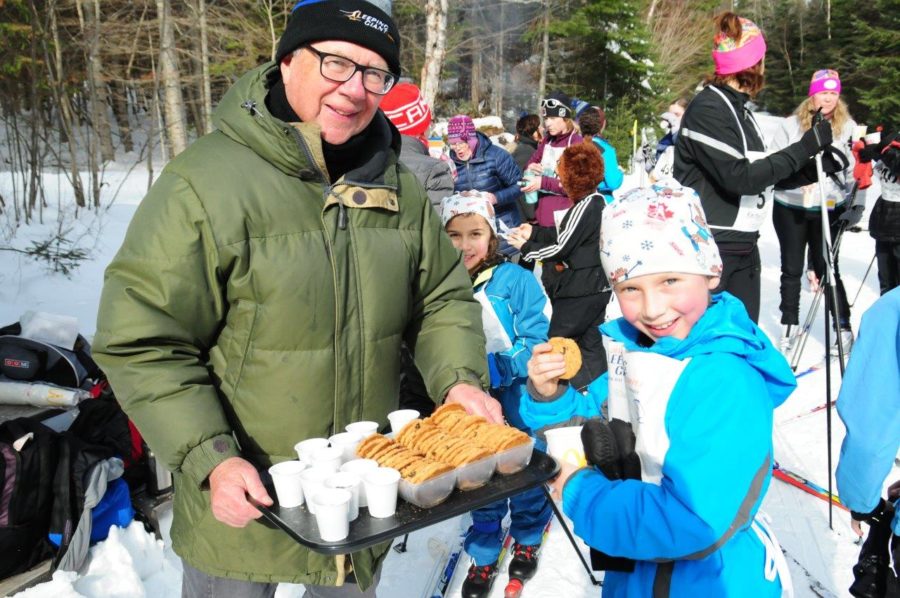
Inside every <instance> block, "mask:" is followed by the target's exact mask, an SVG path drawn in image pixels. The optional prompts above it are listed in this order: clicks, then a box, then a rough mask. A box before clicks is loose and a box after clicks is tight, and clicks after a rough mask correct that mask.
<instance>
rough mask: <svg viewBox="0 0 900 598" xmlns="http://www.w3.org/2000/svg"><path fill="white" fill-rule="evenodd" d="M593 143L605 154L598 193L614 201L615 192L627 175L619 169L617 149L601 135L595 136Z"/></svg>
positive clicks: (592, 139)
mask: <svg viewBox="0 0 900 598" xmlns="http://www.w3.org/2000/svg"><path fill="white" fill-rule="evenodd" d="M591 141H593V142H594V145H596V146H597V147H598V148H599V149H600V153H601V154H603V180H602V181H600V184H599V185H597V191H599V192H600V193H602V194H603V195H604V196H606V197H608V198H609V199H612V196H613V191H615V190H616V189H618V188H619V187H621V186H622V181H624V180H625V174H624V173H623V172H622V169H621V168H619V158H618V157H617V156H616V148H614V147H613V146H612V144H611V143H610V142H609V141H607V140H606V139H604V138H603V137H600V136H599V135H594V136H593V137H592V138H591Z"/></svg>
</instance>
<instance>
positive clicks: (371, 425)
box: [344, 421, 378, 438]
mask: <svg viewBox="0 0 900 598" xmlns="http://www.w3.org/2000/svg"><path fill="white" fill-rule="evenodd" d="M344 429H345V430H347V431H348V432H355V433H356V434H359V435H360V436H362V437H363V438H367V437H369V436H371V435H372V434H374V433H375V432H377V431H378V422H373V421H364V422H353V423H352V424H347V425H346V426H344Z"/></svg>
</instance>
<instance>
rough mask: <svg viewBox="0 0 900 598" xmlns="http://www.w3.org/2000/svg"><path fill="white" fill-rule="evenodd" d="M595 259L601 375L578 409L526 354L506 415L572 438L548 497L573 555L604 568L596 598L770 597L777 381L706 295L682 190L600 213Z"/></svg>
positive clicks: (709, 242)
mask: <svg viewBox="0 0 900 598" xmlns="http://www.w3.org/2000/svg"><path fill="white" fill-rule="evenodd" d="M600 255H601V260H602V262H603V267H604V270H605V272H606V275H607V277H608V278H609V281H610V283H612V285H613V290H614V292H615V294H616V298H617V299H618V301H619V305H620V306H621V309H622V314H623V316H622V317H621V318H618V319H616V320H613V321H610V322H607V323H605V324H603V325H602V326H601V327H600V330H601V332H602V333H603V334H604V336H605V337H606V338H605V339H604V340H605V341H606V346H607V355H608V360H609V369H608V372H607V373H606V374H604V375H602V376H600V377H599V378H597V379H596V380H595V381H594V382H592V383H591V385H590V386H589V387H588V392H587V393H586V394H580V393H578V392H576V391H575V390H574V389H572V388H571V387H570V386H568V385H567V384H566V383H565V382H560V380H559V377H560V376H561V375H562V374H563V373H564V372H565V363H564V361H563V357H562V355H558V354H555V353H551V352H550V345H549V344H545V345H538V346H537V347H535V348H534V350H533V352H532V358H531V360H530V361H529V364H528V374H529V381H528V394H527V395H526V396H525V397H523V400H522V405H521V410H520V412H521V413H522V416H523V418H524V420H525V422H526V423H527V424H528V425H529V426H530V427H531V428H532V429H533V430H535V431H536V432H537V433H538V435H540V434H541V433H542V432H543V431H544V430H546V429H548V428H549V427H557V426H560V425H579V424H584V428H583V430H582V435H581V438H582V442H583V443H584V447H585V456H586V458H587V462H588V466H587V467H583V468H580V469H577V468H576V466H574V465H570V464H567V463H563V464H562V465H561V473H560V475H559V477H558V478H557V479H556V480H555V481H553V482H552V491H553V492H554V493H555V495H556V497H558V498H559V499H561V500H562V507H563V510H564V511H565V513H566V515H568V516H569V517H570V518H571V519H572V522H573V524H574V529H575V532H576V533H577V534H578V535H579V536H581V538H582V539H583V540H584V541H585V542H586V543H587V544H588V545H589V546H591V547H592V548H594V549H595V550H597V551H600V552H602V553H604V554H605V555H614V556H615V557H620V558H618V559H608V557H607V559H608V560H607V563H608V565H609V566H607V569H608V572H607V573H606V576H605V578H604V580H603V593H604V595H607V592H608V593H609V594H608V595H613V596H651V595H653V594H654V589H658V587H657V584H658V583H659V581H660V580H661V579H665V580H666V581H667V583H668V587H667V590H668V592H667V593H668V595H672V596H704V595H705V596H738V595H740V596H770V597H773V598H774V597H775V596H781V593H782V588H788V587H790V575H789V573H788V571H787V566H786V563H785V562H784V557H783V554H782V552H781V550H780V548H779V546H778V543H777V541H776V540H775V538H774V536H773V535H772V534H771V532H770V531H769V530H768V528H767V526H766V525H765V523H764V522H763V521H761V519H763V518H761V517H757V516H756V515H757V510H758V509H759V506H760V504H761V503H762V499H763V497H764V495H765V493H766V488H767V487H768V483H769V480H770V478H771V475H772V474H771V472H772V461H773V457H772V415H773V411H774V409H775V407H777V406H778V405H780V404H781V403H782V402H784V401H785V400H786V399H787V397H788V396H789V395H790V393H791V391H793V389H794V388H795V387H796V380H795V379H794V376H793V373H792V372H791V369H790V367H789V366H788V364H787V362H786V361H785V359H784V357H783V356H782V355H781V354H780V353H779V352H778V351H777V350H776V349H775V348H774V347H773V346H772V344H771V343H770V342H769V340H768V338H767V337H766V335H765V334H764V333H763V332H762V331H761V330H760V329H759V327H757V326H756V324H754V323H753V322H752V321H751V320H750V318H749V316H748V314H747V310H746V308H745V307H744V305H743V303H742V302H741V301H740V300H739V299H737V298H736V297H734V296H732V295H731V294H729V293H728V292H722V293H718V294H711V290H712V289H714V288H716V285H718V284H719V275H720V274H721V273H722V259H721V257H720V256H719V251H718V248H717V247H716V243H715V241H714V240H713V237H712V234H711V231H710V229H709V226H708V225H707V223H706V216H705V215H704V212H703V209H702V207H701V204H700V198H699V197H698V196H697V194H696V193H695V192H694V191H692V190H691V189H687V188H684V187H680V186H678V185H676V184H671V185H658V186H654V187H652V188H649V189H641V188H639V189H634V190H632V191H630V192H628V193H626V194H625V195H624V196H622V197H621V198H620V199H619V200H617V201H614V202H613V203H611V204H610V205H608V206H607V207H606V209H604V211H603V222H602V225H601V229H600ZM601 414H602V415H601ZM586 418H594V419H589V421H587V423H585V420H586ZM629 439H630V440H629ZM621 557H624V558H626V559H631V561H632V562H631V563H627V564H626V563H622V558H621Z"/></svg>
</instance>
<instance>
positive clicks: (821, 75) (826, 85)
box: [807, 69, 841, 96]
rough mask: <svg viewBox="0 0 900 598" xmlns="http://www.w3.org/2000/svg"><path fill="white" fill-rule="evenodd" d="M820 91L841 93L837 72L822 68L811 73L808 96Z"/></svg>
mask: <svg viewBox="0 0 900 598" xmlns="http://www.w3.org/2000/svg"><path fill="white" fill-rule="evenodd" d="M820 91H833V92H834V93H841V78H840V77H838V72H837V71H833V70H831V69H822V70H820V71H816V72H815V73H813V76H812V79H811V80H810V82H809V93H808V94H807V95H808V96H814V95H816V94H817V93H819V92H820Z"/></svg>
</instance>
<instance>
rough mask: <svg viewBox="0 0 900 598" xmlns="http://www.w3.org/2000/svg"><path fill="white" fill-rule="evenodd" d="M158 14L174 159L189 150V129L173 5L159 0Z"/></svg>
mask: <svg viewBox="0 0 900 598" xmlns="http://www.w3.org/2000/svg"><path fill="white" fill-rule="evenodd" d="M156 11H157V15H158V17H159V73H160V82H161V83H162V88H163V98H164V101H163V109H164V111H165V128H166V137H167V139H168V143H169V149H170V150H171V152H172V155H173V156H177V155H178V154H180V153H181V152H183V151H184V149H185V148H186V147H187V127H186V126H185V112H184V97H183V96H182V94H181V73H180V70H179V68H178V55H177V53H176V48H175V26H174V23H173V21H172V6H171V3H170V1H169V0H156Z"/></svg>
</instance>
